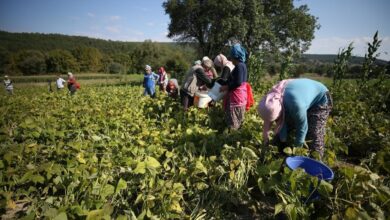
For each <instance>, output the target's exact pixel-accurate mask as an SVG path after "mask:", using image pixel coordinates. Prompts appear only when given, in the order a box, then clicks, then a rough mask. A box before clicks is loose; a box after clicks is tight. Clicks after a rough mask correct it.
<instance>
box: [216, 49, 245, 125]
mask: <svg viewBox="0 0 390 220" xmlns="http://www.w3.org/2000/svg"><path fill="white" fill-rule="evenodd" d="M230 56H231V57H232V61H233V64H234V65H235V67H234V69H233V71H232V72H231V74H230V76H229V77H228V79H227V81H226V84H227V85H223V86H221V88H220V92H228V93H227V95H226V96H225V99H224V107H225V118H226V122H227V125H228V127H229V129H231V130H237V129H239V128H240V127H241V125H242V123H243V121H244V118H245V111H246V106H247V99H248V83H247V80H248V72H247V68H246V65H245V60H246V50H245V49H244V48H243V47H242V46H241V45H240V44H235V45H233V46H232V48H231V50H230Z"/></svg>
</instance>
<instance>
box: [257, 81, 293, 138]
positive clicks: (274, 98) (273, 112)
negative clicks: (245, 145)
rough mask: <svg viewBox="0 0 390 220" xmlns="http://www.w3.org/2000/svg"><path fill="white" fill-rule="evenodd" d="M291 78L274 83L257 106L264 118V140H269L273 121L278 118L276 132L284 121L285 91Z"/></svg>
mask: <svg viewBox="0 0 390 220" xmlns="http://www.w3.org/2000/svg"><path fill="white" fill-rule="evenodd" d="M289 81H291V80H282V81H280V82H279V83H278V84H276V85H274V86H273V87H272V89H271V91H269V92H268V93H267V95H265V96H264V97H263V98H262V99H261V101H260V103H259V106H258V108H257V111H258V113H259V115H260V117H261V118H262V119H263V120H264V127H263V140H264V141H268V132H269V130H270V129H271V125H272V122H273V121H275V120H276V119H278V120H276V129H275V131H274V132H275V133H278V132H279V131H280V129H281V128H282V125H283V123H284V109H283V93H284V89H285V88H286V85H287V83H288V82H289Z"/></svg>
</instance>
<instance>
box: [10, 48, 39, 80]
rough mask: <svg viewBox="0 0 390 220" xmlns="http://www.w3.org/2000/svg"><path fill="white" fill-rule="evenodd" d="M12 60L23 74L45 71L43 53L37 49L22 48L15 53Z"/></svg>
mask: <svg viewBox="0 0 390 220" xmlns="http://www.w3.org/2000/svg"><path fill="white" fill-rule="evenodd" d="M14 61H15V64H16V67H17V68H18V69H19V70H20V71H21V72H22V73H23V74H24V75H35V74H40V73H46V59H45V55H44V54H43V53H42V52H40V51H38V50H22V51H20V52H18V53H16V55H15V56H14Z"/></svg>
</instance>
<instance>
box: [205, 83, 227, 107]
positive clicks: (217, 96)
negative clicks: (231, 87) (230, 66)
mask: <svg viewBox="0 0 390 220" xmlns="http://www.w3.org/2000/svg"><path fill="white" fill-rule="evenodd" d="M220 88H221V84H219V83H218V82H215V83H214V86H213V88H211V90H210V91H209V93H208V95H209V96H210V97H211V98H212V99H213V100H214V101H216V102H217V101H219V100H221V99H222V98H223V97H224V96H225V94H226V92H220V91H219V89H220Z"/></svg>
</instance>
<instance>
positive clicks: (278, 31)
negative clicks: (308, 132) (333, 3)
mask: <svg viewBox="0 0 390 220" xmlns="http://www.w3.org/2000/svg"><path fill="white" fill-rule="evenodd" d="M163 7H164V8H165V12H166V13H167V14H168V15H169V16H170V19H171V22H170V24H169V27H168V29H169V33H168V36H169V37H171V38H174V39H175V40H178V41H189V42H197V43H198V44H199V52H200V53H201V55H206V54H207V55H209V56H213V55H216V54H217V53H219V52H221V51H222V50H223V48H224V47H225V46H226V45H228V44H229V43H231V42H232V41H234V40H238V41H240V42H242V44H243V45H244V46H246V47H247V49H248V51H249V52H251V51H257V50H258V48H262V49H263V50H269V51H273V52H279V51H280V50H291V51H292V52H294V53H300V52H304V51H306V50H307V49H308V46H309V45H310V42H311V40H312V39H313V38H314V30H315V29H316V28H319V26H318V25H317V18H315V17H313V16H312V15H310V14H309V13H308V10H309V9H308V7H307V6H306V5H303V6H300V7H299V8H294V5H293V0H282V1H273V0H265V1H257V0H208V1H204V0H181V1H179V0H167V1H166V2H164V3H163Z"/></svg>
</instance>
